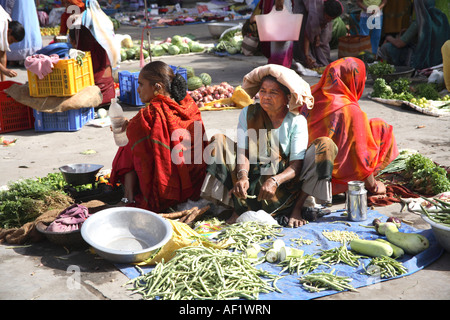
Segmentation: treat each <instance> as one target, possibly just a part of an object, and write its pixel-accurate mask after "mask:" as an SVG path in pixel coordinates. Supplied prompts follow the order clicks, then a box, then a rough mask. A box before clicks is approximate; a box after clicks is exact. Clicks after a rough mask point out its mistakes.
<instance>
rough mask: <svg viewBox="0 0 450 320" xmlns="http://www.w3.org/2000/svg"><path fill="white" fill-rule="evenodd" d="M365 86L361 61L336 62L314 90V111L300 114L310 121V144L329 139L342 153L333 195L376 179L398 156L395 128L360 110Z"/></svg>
mask: <svg viewBox="0 0 450 320" xmlns="http://www.w3.org/2000/svg"><path fill="white" fill-rule="evenodd" d="M365 82H366V69H365V65H364V63H363V62H362V61H361V60H359V59H357V58H343V59H339V60H337V61H334V62H332V63H330V64H329V65H328V66H327V68H326V69H325V71H324V73H323V75H322V78H321V79H320V81H319V83H317V84H316V85H314V86H312V87H311V93H312V95H313V96H314V107H313V108H312V109H307V108H305V107H304V108H303V109H302V110H301V112H300V113H301V114H303V115H304V116H305V117H306V119H307V121H308V131H309V141H310V142H311V141H314V139H316V138H318V137H323V136H326V137H330V138H331V139H332V140H333V141H334V142H335V143H336V145H337V147H338V149H339V151H338V154H337V156H336V159H335V162H334V168H333V175H332V188H333V194H338V193H342V192H345V191H346V190H347V183H348V182H349V181H353V180H358V181H364V180H365V179H367V177H369V176H370V175H371V174H374V175H376V174H377V172H378V171H379V170H381V169H383V168H385V167H386V166H387V165H388V164H389V163H390V162H391V161H392V160H394V159H395V158H396V157H397V155H398V149H397V144H396V142H395V137H394V134H393V127H392V126H391V125H389V124H387V123H386V122H385V121H384V120H382V119H379V118H374V119H370V120H369V119H368V118H367V115H366V113H365V112H363V111H362V110H361V108H360V106H359V103H358V100H359V99H360V98H361V95H362V93H363V91H364V86H365Z"/></svg>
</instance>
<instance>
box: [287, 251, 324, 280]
mask: <svg viewBox="0 0 450 320" xmlns="http://www.w3.org/2000/svg"><path fill="white" fill-rule="evenodd" d="M320 265H326V266H328V264H326V263H325V262H324V261H323V260H322V259H321V258H318V257H315V256H314V255H313V254H305V255H303V256H302V257H297V258H291V259H286V260H284V261H281V262H280V263H279V266H281V267H283V269H281V271H280V274H281V273H283V272H285V271H287V272H288V273H289V274H293V273H297V274H298V275H299V274H300V273H303V274H307V273H308V272H311V271H313V270H315V269H316V268H317V267H318V266H320Z"/></svg>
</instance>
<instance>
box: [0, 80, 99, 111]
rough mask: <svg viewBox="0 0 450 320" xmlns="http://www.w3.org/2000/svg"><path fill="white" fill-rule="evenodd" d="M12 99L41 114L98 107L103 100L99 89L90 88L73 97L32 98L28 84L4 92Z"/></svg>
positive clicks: (13, 86) (15, 85) (16, 85)
mask: <svg viewBox="0 0 450 320" xmlns="http://www.w3.org/2000/svg"><path fill="white" fill-rule="evenodd" d="M4 92H5V93H7V94H8V95H9V96H10V97H11V98H13V99H14V100H16V101H17V102H20V103H22V104H24V105H26V106H29V107H30V108H33V109H35V110H37V111H41V112H50V113H53V112H63V111H68V110H73V109H80V108H90V107H94V108H95V107H98V106H99V105H100V104H101V103H102V100H103V95H102V92H101V90H100V88H99V87H97V86H89V87H86V88H84V89H83V90H81V91H80V92H78V93H77V94H75V95H73V96H71V97H42V98H37V97H31V96H30V90H29V87H28V84H23V85H20V84H13V85H12V86H11V87H9V88H8V89H5V90H4Z"/></svg>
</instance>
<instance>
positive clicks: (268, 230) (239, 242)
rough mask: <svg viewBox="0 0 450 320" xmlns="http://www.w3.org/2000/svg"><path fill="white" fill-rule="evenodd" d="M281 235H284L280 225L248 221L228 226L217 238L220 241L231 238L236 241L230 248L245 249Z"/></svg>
mask: <svg viewBox="0 0 450 320" xmlns="http://www.w3.org/2000/svg"><path fill="white" fill-rule="evenodd" d="M280 236H282V233H281V227H280V226H277V225H269V224H263V223H258V222H256V221H247V222H241V223H234V224H232V225H230V226H228V227H226V228H225V229H224V230H223V231H222V232H221V233H220V234H219V235H218V236H217V238H218V240H219V241H220V240H224V239H228V238H231V239H233V240H234V241H235V243H233V244H232V245H231V246H230V248H235V249H238V250H241V251H244V250H245V249H246V248H247V247H248V246H249V245H250V244H252V243H257V244H262V243H268V242H271V241H273V239H274V238H276V237H280Z"/></svg>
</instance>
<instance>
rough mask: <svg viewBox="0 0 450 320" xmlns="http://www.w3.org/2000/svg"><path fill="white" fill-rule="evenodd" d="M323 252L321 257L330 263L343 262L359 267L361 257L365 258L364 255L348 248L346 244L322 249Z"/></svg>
mask: <svg viewBox="0 0 450 320" xmlns="http://www.w3.org/2000/svg"><path fill="white" fill-rule="evenodd" d="M321 252H322V253H321V255H320V257H321V258H322V260H323V261H324V262H327V263H329V264H337V263H340V262H342V263H345V264H347V265H349V266H352V267H357V266H359V264H360V261H359V259H360V258H364V257H363V256H360V255H357V254H355V253H353V252H352V251H350V250H348V249H347V246H346V245H343V246H340V247H335V248H331V249H328V250H321Z"/></svg>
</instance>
